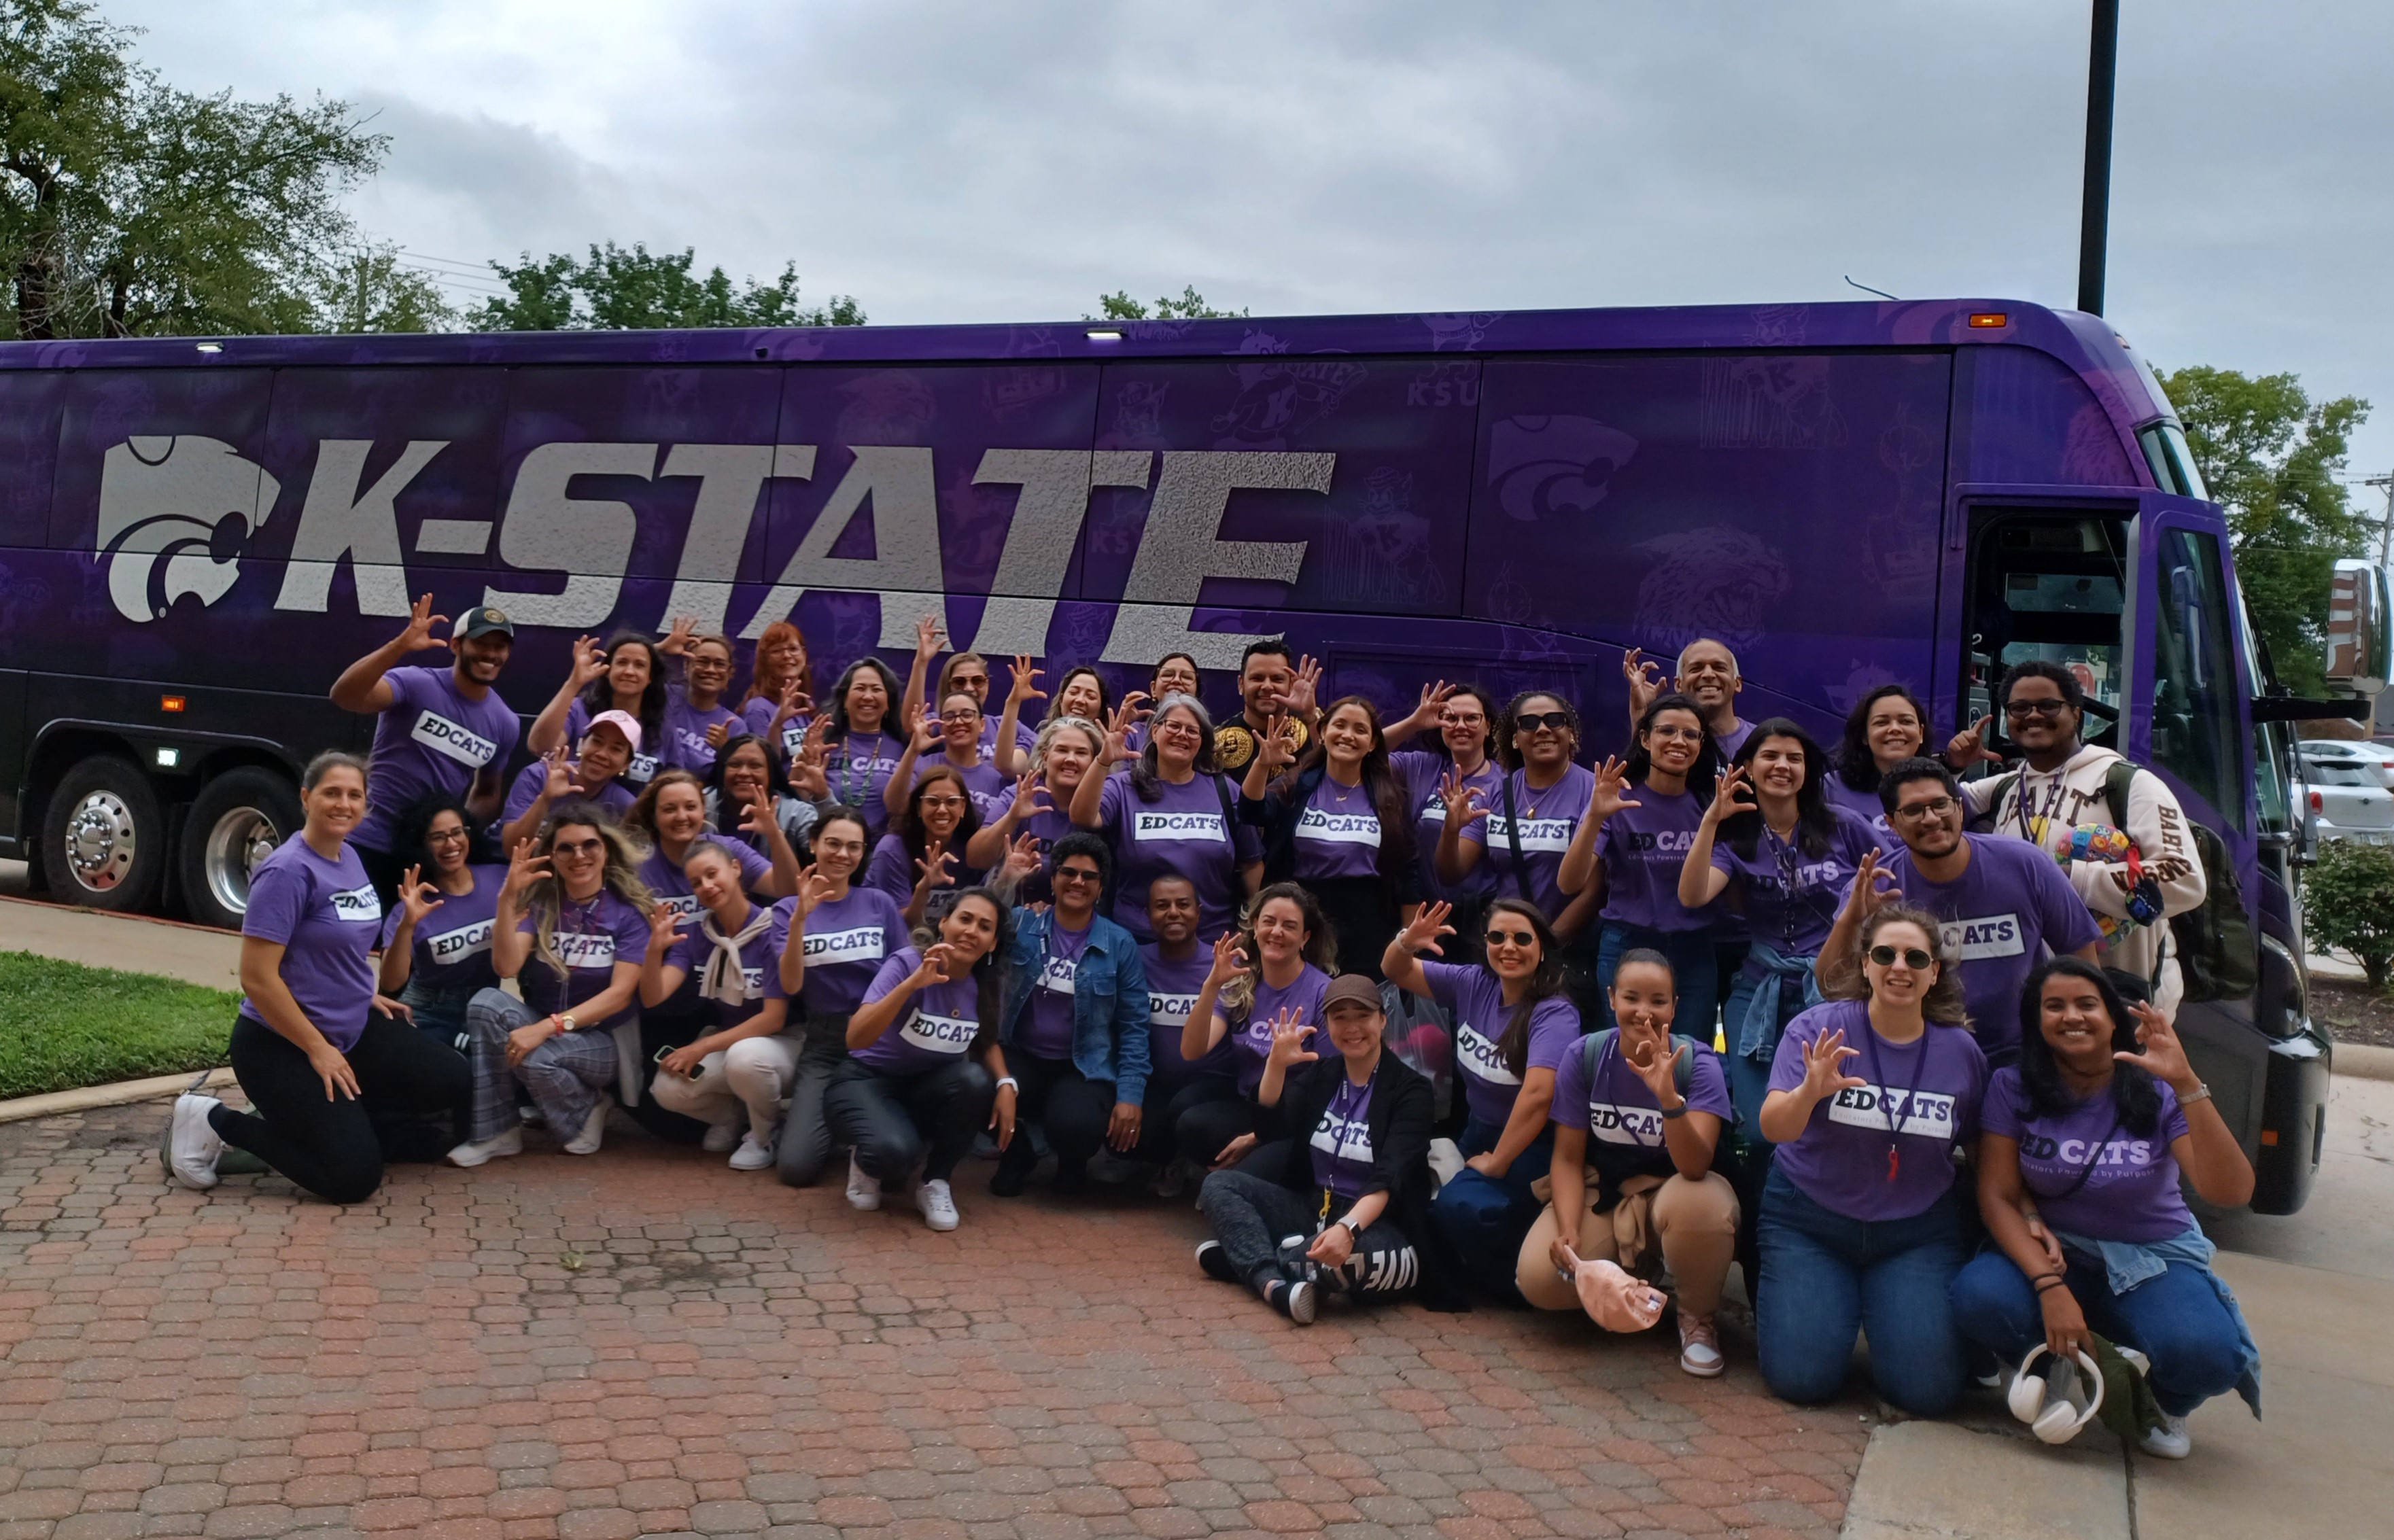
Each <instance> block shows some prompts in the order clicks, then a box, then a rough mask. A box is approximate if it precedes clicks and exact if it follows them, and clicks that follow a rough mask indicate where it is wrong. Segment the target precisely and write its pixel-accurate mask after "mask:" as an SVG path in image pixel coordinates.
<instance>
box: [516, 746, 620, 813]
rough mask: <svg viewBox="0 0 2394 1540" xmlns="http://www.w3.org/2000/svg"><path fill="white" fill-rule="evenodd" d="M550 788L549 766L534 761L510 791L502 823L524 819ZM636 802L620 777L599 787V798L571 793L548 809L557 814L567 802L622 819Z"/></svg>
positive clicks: (542, 762) (544, 762)
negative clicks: (587, 805)
mask: <svg viewBox="0 0 2394 1540" xmlns="http://www.w3.org/2000/svg"><path fill="white" fill-rule="evenodd" d="M547 784H548V765H547V763H546V761H545V760H540V759H535V760H533V762H532V763H531V764H529V765H526V766H525V767H524V768H523V773H522V774H520V775H519V776H517V777H516V779H515V784H513V785H511V786H509V787H508V788H507V800H506V806H505V807H504V808H503V809H501V810H500V813H499V821H500V822H501V823H506V822H507V821H509V820H511V819H518V818H521V817H522V816H523V815H524V809H527V808H529V807H531V806H532V805H533V803H534V802H536V801H538V800H539V799H540V793H541V788H542V787H544V786H546V785H547ZM637 800H638V798H637V797H636V796H634V795H633V792H632V788H631V787H629V786H626V785H625V784H624V781H623V778H622V777H621V776H618V777H616V778H615V779H614V780H612V781H610V782H608V783H606V784H605V785H603V786H600V787H599V791H598V793H597V795H596V796H582V795H581V794H580V793H579V792H572V791H569V792H567V793H566V794H565V795H564V796H560V797H559V798H558V799H557V800H556V801H554V802H552V803H550V804H549V809H550V810H551V811H555V810H556V809H559V808H560V807H563V806H564V805H565V804H566V803H568V802H596V803H597V804H599V806H600V807H602V808H604V809H607V810H608V811H609V812H611V813H614V814H616V815H618V816H619V817H620V816H621V815H622V813H623V811H624V809H626V808H628V807H630V806H631V805H632V804H633V803H634V802H635V801H637Z"/></svg>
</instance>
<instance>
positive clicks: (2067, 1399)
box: [2007, 1342, 2103, 1443]
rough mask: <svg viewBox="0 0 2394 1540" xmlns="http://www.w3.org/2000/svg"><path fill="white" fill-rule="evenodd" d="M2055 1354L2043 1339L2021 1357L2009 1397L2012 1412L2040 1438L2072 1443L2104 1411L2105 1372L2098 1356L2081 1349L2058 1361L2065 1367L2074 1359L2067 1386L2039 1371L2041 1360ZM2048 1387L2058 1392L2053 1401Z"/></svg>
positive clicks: (2055, 1393)
mask: <svg viewBox="0 0 2394 1540" xmlns="http://www.w3.org/2000/svg"><path fill="white" fill-rule="evenodd" d="M2052 1357H2054V1354H2053V1352H2052V1350H2051V1349H2048V1348H2046V1347H2045V1344H2044V1343H2042V1342H2040V1343H2038V1344H2037V1345H2036V1346H2035V1347H2033V1348H2031V1349H2029V1350H2028V1356H2027V1357H2026V1358H2023V1359H2021V1360H2020V1365H2019V1374H2017V1375H2014V1376H2012V1383H2011V1389H2010V1391H2009V1393H2008V1398H2007V1399H2008V1400H2009V1401H2010V1403H2011V1409H2012V1415H2013V1416H2016V1417H2018V1418H2019V1420H2020V1421H2022V1422H2024V1423H2026V1424H2028V1428H2029V1431H2030V1432H2032V1433H2033V1434H2035V1435H2036V1436H2037V1438H2038V1440H2039V1441H2042V1442H2045V1443H2068V1442H2069V1441H2071V1440H2072V1439H2074V1438H2076V1437H2077V1436H2078V1435H2079V1433H2080V1432H2081V1431H2083V1430H2084V1429H2085V1427H2086V1425H2087V1424H2088V1423H2090V1422H2093V1421H2094V1420H2095V1415H2096V1414H2097V1413H2098V1412H2100V1411H2102V1410H2103V1375H2102V1371H2100V1370H2099V1369H2098V1368H2096V1366H2095V1360H2094V1358H2093V1357H2092V1356H2091V1355H2089V1354H2088V1353H2087V1351H2086V1349H2084V1348H2081V1349H2078V1351H2077V1352H2076V1353H2074V1354H2072V1356H2071V1358H2069V1359H2057V1360H2056V1362H2059V1363H2060V1364H2062V1365H2064V1366H2069V1365H2071V1364H2072V1362H2073V1361H2074V1364H2075V1367H2074V1369H2072V1372H2071V1374H2070V1375H2069V1384H2068V1385H2067V1386H2064V1385H2062V1384H2060V1383H2059V1382H2058V1381H2053V1380H2048V1379H2047V1378H2046V1377H2045V1374H2044V1373H2042V1372H2039V1371H2038V1370H2037V1367H2036V1364H2037V1361H2038V1360H2039V1359H2043V1358H2052ZM2048 1386H2051V1388H2052V1389H2053V1392H2054V1393H2053V1399H2052V1401H2051V1402H2047V1401H2046V1400H2045V1392H2046V1388H2047V1387H2048Z"/></svg>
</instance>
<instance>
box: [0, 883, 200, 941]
mask: <svg viewBox="0 0 2394 1540" xmlns="http://www.w3.org/2000/svg"><path fill="white" fill-rule="evenodd" d="M0 903H15V904H22V905H23V906H24V907H26V908H28V909H40V910H44V911H46V912H47V913H49V914H53V915H85V916H87V917H88V918H91V919H96V920H135V921H138V922H139V923H140V924H143V925H157V926H164V927H165V928H167V929H169V930H196V931H198V932H199V933H200V934H202V935H204V936H231V937H235V938H238V937H239V936H240V934H241V933H240V932H239V931H237V930H220V929H218V928H216V927H215V926H213V925H194V924H193V923H192V922H191V921H190V920H170V919H167V918H166V917H164V915H128V914H125V913H124V912H123V911H121V910H116V909H94V908H92V907H91V906H90V905H89V904H86V903H57V902H52V901H51V900H48V899H20V898H17V897H14V896H12V895H8V894H0Z"/></svg>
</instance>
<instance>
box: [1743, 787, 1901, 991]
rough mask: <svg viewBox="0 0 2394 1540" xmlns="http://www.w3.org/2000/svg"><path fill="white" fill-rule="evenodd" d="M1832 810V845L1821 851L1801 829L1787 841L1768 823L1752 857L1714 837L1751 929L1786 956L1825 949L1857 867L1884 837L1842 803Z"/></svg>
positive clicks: (1759, 837)
mask: <svg viewBox="0 0 2394 1540" xmlns="http://www.w3.org/2000/svg"><path fill="white" fill-rule="evenodd" d="M1829 812H1830V815H1831V816H1832V817H1834V818H1835V820H1836V825H1837V826H1836V830H1835V833H1834V834H1832V835H1831V836H1830V837H1829V849H1827V850H1826V851H1825V852H1824V853H1822V854H1821V855H1818V856H1813V855H1808V854H1806V853H1805V850H1804V844H1803V837H1802V835H1801V833H1800V832H1799V833H1798V835H1797V837H1796V838H1795V839H1794V840H1784V839H1782V838H1780V837H1779V836H1777V835H1775V834H1773V833H1771V831H1770V825H1769V823H1764V824H1763V825H1762V828H1761V831H1760V832H1759V833H1758V834H1756V836H1755V840H1754V853H1753V854H1752V855H1751V856H1745V855H1740V854H1739V853H1738V851H1737V848H1736V847H1735V846H1733V845H1731V844H1730V841H1729V840H1727V839H1725V838H1718V837H1717V838H1715V839H1714V841H1713V868H1714V870H1716V871H1720V872H1726V873H1728V874H1729V880H1730V886H1729V888H1728V889H1726V890H1727V891H1731V892H1741V893H1743V897H1744V901H1745V923H1746V928H1747V929H1748V930H1749V931H1751V932H1752V934H1753V936H1754V939H1755V940H1756V941H1762V942H1766V943H1767V944H1769V945H1770V946H1772V947H1775V948H1777V949H1778V951H1779V952H1780V954H1782V955H1783V956H1789V957H1811V956H1817V955H1819V954H1820V951H1821V943H1822V942H1823V941H1827V940H1828V939H1829V928H1830V927H1831V926H1833V925H1835V924H1836V923H1837V911H1838V910H1839V909H1841V908H1843V907H1844V906H1845V902H1846V894H1847V891H1848V889H1849V888H1852V887H1853V883H1854V869H1855V868H1856V867H1858V866H1860V865H1861V860H1862V857H1864V856H1866V855H1868V854H1870V852H1871V851H1872V850H1873V849H1875V848H1876V847H1877V845H1878V836H1876V835H1875V834H1874V833H1872V831H1871V827H1870V825H1869V824H1867V823H1863V822H1862V821H1861V819H1859V818H1856V817H1855V816H1854V815H1853V814H1851V813H1849V812H1848V811H1846V810H1845V809H1842V808H1835V807H1833V808H1831V809H1829Z"/></svg>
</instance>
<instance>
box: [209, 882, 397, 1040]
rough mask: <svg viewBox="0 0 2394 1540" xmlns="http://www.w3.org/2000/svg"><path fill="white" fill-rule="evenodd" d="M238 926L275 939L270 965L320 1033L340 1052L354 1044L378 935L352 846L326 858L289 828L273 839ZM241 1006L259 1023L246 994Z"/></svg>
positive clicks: (377, 912)
mask: <svg viewBox="0 0 2394 1540" xmlns="http://www.w3.org/2000/svg"><path fill="white" fill-rule="evenodd" d="M241 933H242V934H243V935H244V936H255V937H257V939H258V940H260V941H275V942H278V943H280V944H281V945H282V947H283V962H282V965H281V966H280V967H277V968H276V969H275V972H276V973H277V974H279V975H280V976H281V978H282V980H283V984H284V986H285V987H286V988H288V989H289V990H290V991H291V998H292V1000H293V1001H294V1002H296V1004H297V1005H298V1007H299V1014H300V1015H302V1016H305V1017H306V1018H307V1019H308V1022H309V1025H310V1026H312V1027H314V1028H315V1029H316V1030H317V1031H318V1032H320V1033H323V1034H324V1041H326V1042H327V1043H330V1044H332V1045H333V1046H335V1047H336V1048H338V1049H340V1050H341V1051H342V1052H343V1053H347V1052H349V1049H350V1048H352V1047H354V1046H356V1045H357V1041H358V1038H359V1037H360V1036H361V1035H362V1033H364V1032H365V1028H366V1011H367V1009H368V1007H369V1005H370V1003H371V1002H372V1001H373V999H374V994H375V969H374V964H373V963H372V962H370V961H369V960H368V959H367V954H369V953H371V952H373V951H374V949H375V942H376V941H379V940H380V939H381V936H382V900H380V899H378V898H376V897H375V889H374V883H373V882H372V881H371V880H370V879H369V878H368V877H367V876H366V863H365V862H362V861H361V860H359V859H358V853H357V852H356V851H355V850H352V849H349V847H348V846H347V845H343V846H342V847H341V854H340V859H339V860H337V861H326V860H325V859H324V858H323V857H322V856H320V855H318V854H317V853H316V849H315V847H314V846H311V845H309V843H308V841H307V840H306V839H305V838H303V837H301V836H296V835H295V836H292V837H291V838H289V839H286V840H284V841H283V843H282V844H280V845H278V846H276V847H275V848H274V851H273V853H272V854H270V855H269V856H268V857H267V858H266V859H265V860H264V861H261V862H258V863H257V870H255V871H253V872H252V873H250V875H249V908H248V910H247V911H246V912H245V913H243V915H242V917H241ZM241 1014H242V1015H243V1016H246V1017H248V1018H249V1019H250V1020H253V1021H255V1022H257V1024H258V1025H259V1026H265V1025H266V1018H265V1017H263V1016H261V1015H259V1014H258V1011H257V1007H255V1006H253V1005H252V1004H251V1003H250V1002H249V1001H248V1000H246V999H244V1000H243V1001H242V1003H241ZM268 1030H269V1031H272V1030H273V1029H272V1028H268Z"/></svg>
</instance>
